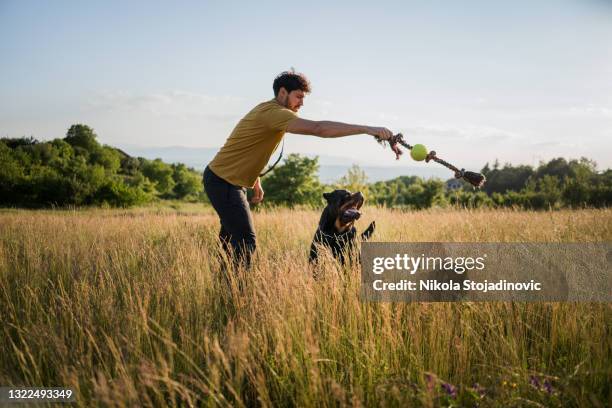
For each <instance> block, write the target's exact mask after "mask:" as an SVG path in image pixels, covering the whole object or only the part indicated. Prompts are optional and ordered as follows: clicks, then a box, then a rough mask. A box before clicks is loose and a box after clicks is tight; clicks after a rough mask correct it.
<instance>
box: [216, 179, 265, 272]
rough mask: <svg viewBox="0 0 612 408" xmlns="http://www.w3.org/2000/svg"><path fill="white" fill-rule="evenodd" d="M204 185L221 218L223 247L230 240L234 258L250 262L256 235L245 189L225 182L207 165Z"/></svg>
mask: <svg viewBox="0 0 612 408" xmlns="http://www.w3.org/2000/svg"><path fill="white" fill-rule="evenodd" d="M204 187H205V190H206V194H207V195H208V198H209V199H210V202H211V204H212V205H213V208H214V209H215V211H216V212H217V214H218V215H219V218H220V219H221V231H220V233H219V237H220V239H221V242H222V244H224V249H227V242H228V241H229V244H230V246H231V248H232V250H233V252H234V261H235V262H244V264H245V265H246V266H247V267H248V266H250V263H251V257H252V254H253V252H255V249H256V236H255V229H254V227H253V217H252V216H251V210H250V209H249V203H248V201H247V198H246V189H244V188H242V187H238V186H234V185H232V184H230V183H228V182H226V181H225V180H223V179H222V178H220V177H218V176H217V175H215V174H214V173H213V172H212V171H210V169H208V168H206V170H205V171H204Z"/></svg>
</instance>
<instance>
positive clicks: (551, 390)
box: [544, 380, 553, 394]
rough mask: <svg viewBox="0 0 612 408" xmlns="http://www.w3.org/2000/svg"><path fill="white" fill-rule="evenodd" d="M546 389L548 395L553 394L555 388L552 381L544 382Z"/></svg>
mask: <svg viewBox="0 0 612 408" xmlns="http://www.w3.org/2000/svg"><path fill="white" fill-rule="evenodd" d="M544 389H545V390H546V392H547V393H549V394H552V393H553V386H552V384H551V382H550V381H548V380H544Z"/></svg>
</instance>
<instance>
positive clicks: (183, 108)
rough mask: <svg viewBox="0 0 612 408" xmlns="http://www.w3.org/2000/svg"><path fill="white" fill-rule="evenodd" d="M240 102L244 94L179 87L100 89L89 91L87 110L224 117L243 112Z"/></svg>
mask: <svg viewBox="0 0 612 408" xmlns="http://www.w3.org/2000/svg"><path fill="white" fill-rule="evenodd" d="M243 102H244V98H241V97H235V96H213V95H207V94H200V93H195V92H189V91H183V90H170V91H160V92H151V93H143V94H140V93H135V92H131V91H101V92H95V93H94V94H93V95H91V97H90V98H89V100H88V101H87V110H90V111H103V112H107V113H112V112H129V113H146V114H148V115H153V116H159V117H172V118H179V119H181V118H183V119H185V118H188V117H202V118H206V119H209V120H220V121H227V120H233V119H235V118H236V117H237V116H238V115H240V114H241V113H243V109H242V106H241V105H242V103H243Z"/></svg>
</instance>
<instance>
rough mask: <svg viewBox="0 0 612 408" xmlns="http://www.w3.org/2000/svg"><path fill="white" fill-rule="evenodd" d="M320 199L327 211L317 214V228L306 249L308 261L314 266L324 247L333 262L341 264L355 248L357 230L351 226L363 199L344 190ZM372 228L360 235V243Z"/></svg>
mask: <svg viewBox="0 0 612 408" xmlns="http://www.w3.org/2000/svg"><path fill="white" fill-rule="evenodd" d="M323 197H324V198H325V199H326V200H327V207H325V209H324V210H323V214H321V220H320V221H319V228H318V229H317V232H315V236H314V239H313V240H312V244H311V245H310V257H309V261H310V262H311V263H312V262H316V260H317V259H318V257H319V251H320V250H321V247H322V246H324V247H327V248H329V249H331V251H332V254H333V255H334V258H336V259H337V260H339V261H340V262H341V263H342V264H344V263H345V261H346V259H345V256H350V254H351V253H352V252H353V250H354V248H355V244H356V238H357V230H356V229H355V226H354V224H355V221H356V220H358V219H359V217H361V213H360V212H359V209H360V208H361V206H362V205H363V202H364V198H363V195H362V194H361V192H357V193H354V194H351V192H350V191H347V190H335V191H333V192H331V193H325V194H323ZM375 226H376V225H375V223H374V222H372V223H371V224H370V226H369V227H368V228H367V229H366V230H365V231H364V232H363V233H362V234H361V240H362V241H365V240H367V239H369V238H370V236H372V233H373V232H374V228H375Z"/></svg>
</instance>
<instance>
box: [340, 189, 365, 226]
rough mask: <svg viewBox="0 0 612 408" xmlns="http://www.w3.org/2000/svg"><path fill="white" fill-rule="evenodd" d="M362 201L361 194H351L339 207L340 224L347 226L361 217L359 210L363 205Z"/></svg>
mask: <svg viewBox="0 0 612 408" xmlns="http://www.w3.org/2000/svg"><path fill="white" fill-rule="evenodd" d="M363 201H364V198H363V195H362V194H361V192H356V193H354V194H351V196H350V197H349V199H348V200H347V201H346V202H345V203H344V204H342V206H341V207H340V217H339V218H340V222H341V223H342V224H348V223H350V222H352V221H355V220H358V219H359V217H361V213H360V212H359V209H360V208H361V206H362V205H363Z"/></svg>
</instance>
